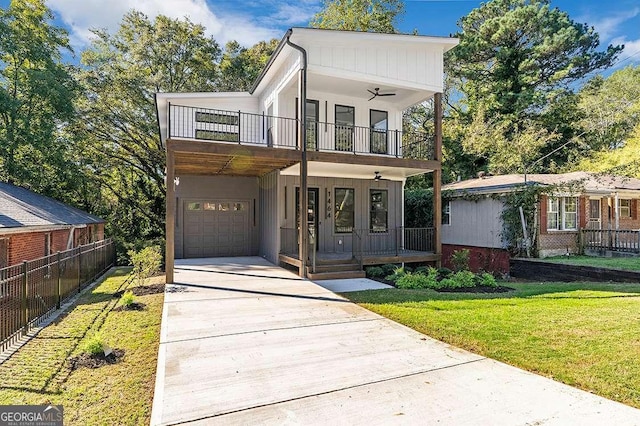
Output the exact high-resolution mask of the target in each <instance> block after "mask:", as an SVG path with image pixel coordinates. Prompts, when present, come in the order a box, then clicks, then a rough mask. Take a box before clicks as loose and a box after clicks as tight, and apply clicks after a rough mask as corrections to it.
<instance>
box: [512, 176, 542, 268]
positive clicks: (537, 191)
mask: <svg viewBox="0 0 640 426" xmlns="http://www.w3.org/2000/svg"><path fill="white" fill-rule="evenodd" d="M544 191H545V190H544V189H543V188H540V187H537V186H524V185H523V186H522V188H521V189H520V190H518V191H513V192H509V193H507V194H505V195H504V197H503V201H504V205H505V207H504V209H503V210H502V214H501V219H502V241H503V242H504V243H505V244H506V246H507V248H508V250H509V251H510V252H511V253H512V254H515V255H518V256H525V255H526V254H527V245H528V246H529V249H530V252H529V254H530V255H533V256H535V248H536V246H537V244H536V236H537V234H538V233H537V230H536V229H535V226H534V224H535V214H536V205H537V203H538V201H539V200H540V195H541V194H542V193H543V192H544ZM520 207H522V212H523V214H524V218H525V221H526V223H527V234H528V235H523V233H522V219H521V217H520Z"/></svg>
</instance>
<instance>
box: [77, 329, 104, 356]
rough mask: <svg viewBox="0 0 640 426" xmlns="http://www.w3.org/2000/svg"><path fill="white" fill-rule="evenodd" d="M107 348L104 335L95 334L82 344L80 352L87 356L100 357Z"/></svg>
mask: <svg viewBox="0 0 640 426" xmlns="http://www.w3.org/2000/svg"><path fill="white" fill-rule="evenodd" d="M105 346H106V344H105V342H104V339H103V338H102V335H101V334H100V333H95V334H93V336H91V337H89V338H87V339H86V340H85V341H84V342H83V343H82V345H81V346H80V350H81V351H82V353H85V354H89V355H100V354H103V353H104V348H105Z"/></svg>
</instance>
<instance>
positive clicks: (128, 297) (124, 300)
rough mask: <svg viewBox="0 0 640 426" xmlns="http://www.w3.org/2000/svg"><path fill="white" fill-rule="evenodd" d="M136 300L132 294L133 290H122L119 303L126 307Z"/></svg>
mask: <svg viewBox="0 0 640 426" xmlns="http://www.w3.org/2000/svg"><path fill="white" fill-rule="evenodd" d="M135 302H136V297H135V296H134V295H133V291H131V290H128V291H126V292H124V294H123V295H122V297H121V298H120V304H121V305H122V306H124V307H126V308H128V307H130V306H131V305H133V304H134V303H135Z"/></svg>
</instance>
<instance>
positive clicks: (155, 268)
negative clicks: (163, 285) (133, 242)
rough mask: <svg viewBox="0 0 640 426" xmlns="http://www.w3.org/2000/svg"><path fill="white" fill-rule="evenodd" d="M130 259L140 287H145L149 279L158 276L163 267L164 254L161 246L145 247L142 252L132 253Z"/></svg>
mask: <svg viewBox="0 0 640 426" xmlns="http://www.w3.org/2000/svg"><path fill="white" fill-rule="evenodd" d="M129 257H130V258H131V263H132V264H133V275H134V276H135V277H136V281H137V282H138V285H143V284H144V283H145V282H146V281H147V279H148V278H151V277H153V276H154V275H157V274H158V273H159V272H160V267H161V266H162V253H161V252H160V247H159V246H149V247H145V248H143V249H142V250H140V251H133V250H132V251H130V252H129Z"/></svg>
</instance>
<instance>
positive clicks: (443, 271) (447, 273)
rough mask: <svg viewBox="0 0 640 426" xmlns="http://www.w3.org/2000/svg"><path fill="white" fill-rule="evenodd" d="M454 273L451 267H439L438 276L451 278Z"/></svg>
mask: <svg viewBox="0 0 640 426" xmlns="http://www.w3.org/2000/svg"><path fill="white" fill-rule="evenodd" d="M451 274H453V271H452V270H451V269H449V268H444V267H443V268H438V276H439V277H440V278H441V279H442V278H449V277H450V276H451Z"/></svg>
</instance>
